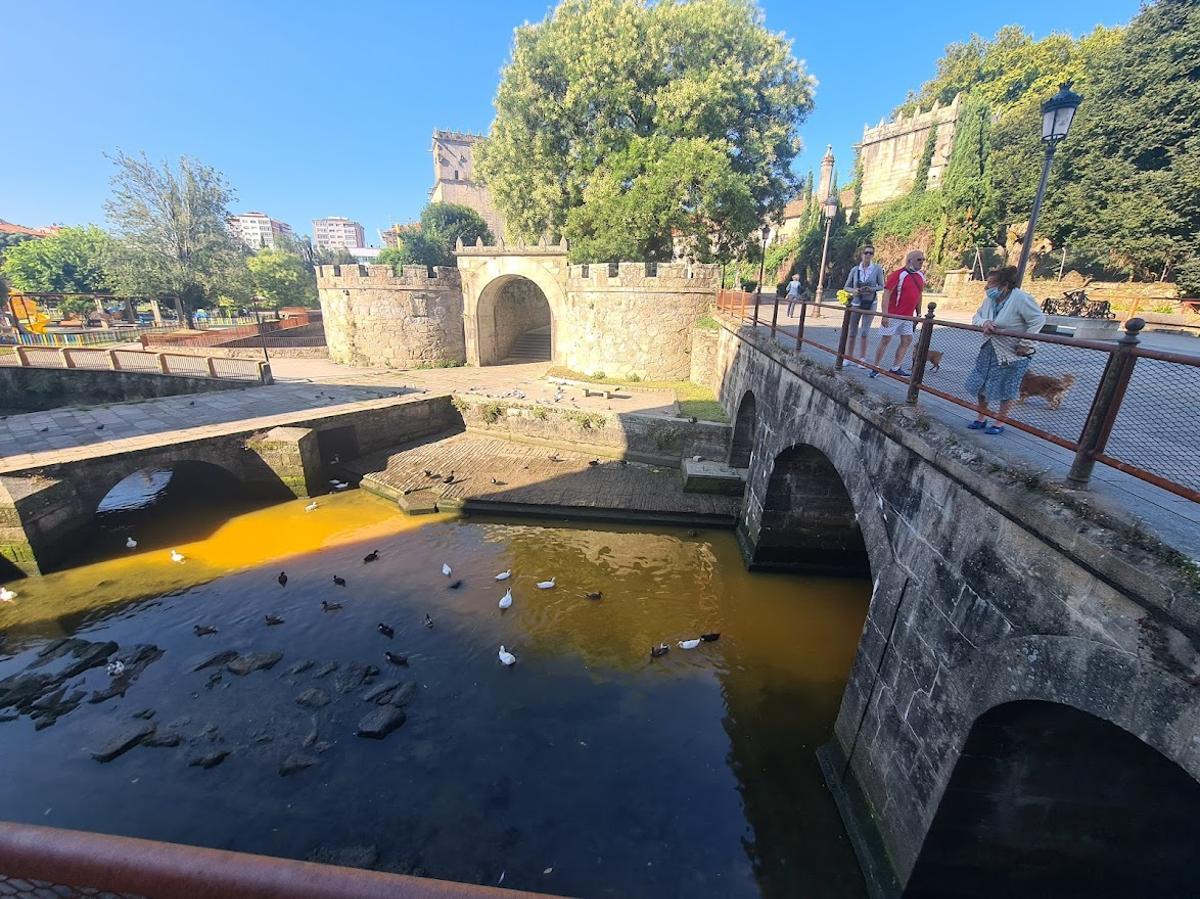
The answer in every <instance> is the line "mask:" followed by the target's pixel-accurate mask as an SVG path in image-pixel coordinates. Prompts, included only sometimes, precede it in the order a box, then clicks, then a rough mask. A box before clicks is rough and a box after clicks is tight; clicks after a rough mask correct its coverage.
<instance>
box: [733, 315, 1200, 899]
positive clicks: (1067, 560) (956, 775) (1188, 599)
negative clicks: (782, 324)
mask: <svg viewBox="0 0 1200 899" xmlns="http://www.w3.org/2000/svg"><path fill="white" fill-rule="evenodd" d="M715 377H716V384H715V385H714V386H716V388H717V389H718V390H719V395H720V397H721V399H722V401H723V403H724V404H725V407H726V409H727V410H728V411H729V413H730V415H731V417H732V418H733V420H734V439H733V446H732V453H731V462H732V463H733V464H734V465H735V466H741V467H745V468H747V469H748V487H747V493H746V499H745V502H744V507H743V509H744V517H743V519H742V522H741V524H740V526H739V538H740V542H741V544H742V547H743V551H744V553H745V555H746V558H747V561H748V562H749V564H751V565H752V566H756V567H764V568H787V569H798V570H804V571H811V572H818V573H829V574H846V573H855V572H863V573H869V575H870V577H871V578H872V581H873V584H874V590H873V593H872V597H871V602H870V606H869V611H868V615H867V620H866V622H865V624H864V627H863V633H862V638H861V641H860V644H859V647H858V651H857V656H856V660H855V663H854V666H853V670H852V672H851V674H850V677H849V681H848V683H847V685H846V689H845V693H844V696H843V699H842V704H841V710H840V713H839V716H838V719H837V724H836V732H835V734H834V738H833V740H832V741H831V742H830V743H829V744H828V745H827V746H826V747H824V748H823V749H822V751H821V753H820V758H821V763H822V767H823V768H824V770H825V773H826V779H827V781H828V783H829V785H830V787H831V789H832V790H833V792H834V794H835V797H836V798H837V800H838V803H839V807H840V809H841V811H842V814H843V818H844V819H845V820H846V822H847V826H848V829H849V832H850V833H851V839H852V840H853V842H854V843H855V848H856V851H858V853H859V856H860V860H861V861H862V862H863V866H864V870H865V872H866V873H867V877H868V882H869V885H870V888H871V891H872V893H873V895H876V896H886V895H895V894H898V893H899V892H901V891H903V892H904V893H905V895H911V896H965V895H970V896H992V895H995V896H1000V895H1004V896H1013V895H1030V896H1033V895H1154V896H1167V895H1170V896H1176V895H1191V894H1194V892H1195V885H1194V878H1193V877H1192V875H1191V873H1190V872H1191V869H1192V866H1193V865H1194V861H1195V859H1196V858H1198V857H1200V829H1198V828H1196V826H1195V819H1196V816H1197V814H1200V784H1197V778H1200V730H1198V725H1200V688H1198V687H1197V684H1200V656H1198V654H1197V635H1198V634H1200V602H1198V599H1200V597H1198V595H1197V584H1198V580H1200V579H1198V577H1197V575H1198V572H1197V570H1196V568H1195V566H1194V564H1192V563H1190V561H1189V560H1185V559H1183V558H1182V557H1180V556H1179V555H1178V554H1176V553H1173V552H1171V551H1168V550H1165V549H1163V548H1162V547H1155V546H1152V545H1142V543H1141V541H1142V540H1143V538H1140V537H1139V536H1138V535H1137V533H1136V531H1134V530H1131V529H1128V528H1125V527H1124V526H1123V525H1121V524H1119V523H1114V522H1107V521H1104V520H1102V519H1101V518H1100V516H1099V515H1098V513H1096V512H1095V511H1094V510H1092V509H1090V508H1089V506H1088V504H1087V501H1086V494H1083V495H1071V494H1067V493H1065V492H1063V491H1060V490H1059V489H1058V488H1056V487H1053V486H1044V485H1042V484H1040V483H1038V482H1036V481H1034V480H1028V479H1026V480H1025V481H1024V482H1023V481H1022V479H1021V478H1019V477H1015V476H1007V475H1005V474H1004V473H1003V471H1002V467H1001V466H999V465H996V464H993V463H990V462H989V460H988V459H986V458H983V457H981V456H980V455H979V452H978V451H977V450H973V449H969V448H967V447H965V446H963V445H959V444H958V443H957V442H956V441H955V439H954V437H953V435H952V434H950V433H949V432H948V431H947V430H946V429H945V428H944V427H943V426H941V425H940V424H938V423H937V422H934V421H932V420H930V419H928V418H927V417H925V416H923V415H922V414H921V413H920V412H918V411H917V410H915V409H912V408H909V407H906V406H904V405H893V404H888V403H886V402H885V401H884V400H882V399H880V398H878V397H871V396H869V395H867V394H866V393H864V392H863V391H862V389H861V388H860V387H856V386H855V385H854V384H853V383H848V382H847V380H845V379H838V378H836V377H835V376H834V375H833V374H832V372H831V371H830V370H828V369H825V368H823V367H821V366H819V365H817V364H815V363H813V362H811V360H806V359H804V358H802V357H798V356H796V355H794V354H791V353H788V352H786V351H784V350H782V349H780V348H779V347H777V346H775V345H774V344H771V343H770V342H769V341H768V340H767V339H766V338H765V337H763V336H756V335H753V334H752V333H751V332H750V331H749V330H748V329H743V331H741V332H736V331H734V330H732V326H725V325H723V326H722V330H721V332H720V335H719V343H718V349H717V365H716V375H715Z"/></svg>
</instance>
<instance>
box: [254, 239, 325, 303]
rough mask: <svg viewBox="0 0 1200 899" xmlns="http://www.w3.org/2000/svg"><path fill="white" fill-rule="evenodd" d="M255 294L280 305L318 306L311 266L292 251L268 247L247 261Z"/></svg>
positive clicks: (314, 278)
mask: <svg viewBox="0 0 1200 899" xmlns="http://www.w3.org/2000/svg"><path fill="white" fill-rule="evenodd" d="M246 266H247V268H249V270H250V281H251V283H252V285H253V287H254V293H255V295H257V296H260V297H263V298H264V299H266V300H267V301H268V302H269V303H270V304H271V305H272V306H274V307H275V308H276V309H278V308H279V307H280V306H317V305H318V300H317V279H316V275H315V274H314V272H313V269H312V266H311V265H308V264H307V263H305V261H304V260H303V259H302V258H301V257H300V256H298V255H297V254H295V253H290V252H288V251H287V250H273V249H270V248H269V247H268V248H265V249H262V250H259V251H258V252H257V253H255V254H254V255H253V256H251V257H250V258H249V259H247V260H246Z"/></svg>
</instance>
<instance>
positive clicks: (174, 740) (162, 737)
mask: <svg viewBox="0 0 1200 899" xmlns="http://www.w3.org/2000/svg"><path fill="white" fill-rule="evenodd" d="M181 740H182V738H181V737H180V736H179V734H164V733H153V734H151V735H150V736H148V737H146V739H145V740H143V741H142V745H143V746H152V747H154V748H156V749H160V748H161V749H172V748H174V747H176V746H178V745H179V744H180V742H181Z"/></svg>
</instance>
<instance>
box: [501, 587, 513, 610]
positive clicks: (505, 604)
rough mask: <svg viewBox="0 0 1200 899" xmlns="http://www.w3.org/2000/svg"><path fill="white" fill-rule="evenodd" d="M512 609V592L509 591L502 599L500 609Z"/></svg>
mask: <svg viewBox="0 0 1200 899" xmlns="http://www.w3.org/2000/svg"><path fill="white" fill-rule="evenodd" d="M511 607H512V591H511V590H509V591H508V592H506V593H505V594H504V595H503V596H501V597H500V608H502V609H508V608H511Z"/></svg>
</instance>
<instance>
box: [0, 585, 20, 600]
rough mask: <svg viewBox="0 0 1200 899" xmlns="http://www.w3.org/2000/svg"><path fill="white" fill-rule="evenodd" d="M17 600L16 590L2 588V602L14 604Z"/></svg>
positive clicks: (0, 598)
mask: <svg viewBox="0 0 1200 899" xmlns="http://www.w3.org/2000/svg"><path fill="white" fill-rule="evenodd" d="M16 598H17V591H16V590H9V589H8V588H7V587H0V602H12V601H13V600H14V599H16Z"/></svg>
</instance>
